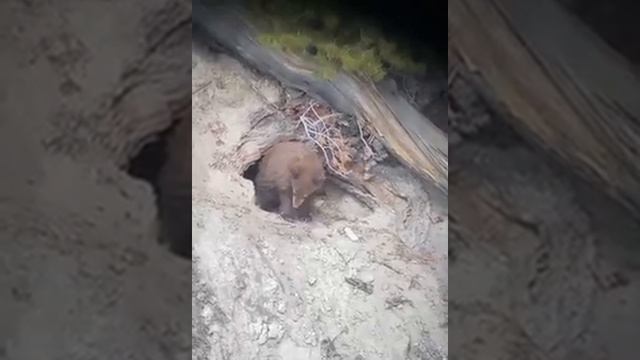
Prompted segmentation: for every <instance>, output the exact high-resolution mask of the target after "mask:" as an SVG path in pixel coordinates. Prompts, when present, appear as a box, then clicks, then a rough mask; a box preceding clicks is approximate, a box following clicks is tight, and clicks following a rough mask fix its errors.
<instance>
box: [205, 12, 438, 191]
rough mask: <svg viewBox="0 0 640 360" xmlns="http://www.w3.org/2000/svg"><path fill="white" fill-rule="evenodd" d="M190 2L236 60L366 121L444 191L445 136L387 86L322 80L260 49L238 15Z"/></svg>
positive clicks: (341, 78) (306, 67)
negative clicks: (240, 60) (240, 59)
mask: <svg viewBox="0 0 640 360" xmlns="http://www.w3.org/2000/svg"><path fill="white" fill-rule="evenodd" d="M213 6H214V5H206V6H205V5H203V4H202V3H201V2H194V12H193V16H194V23H195V24H197V25H199V26H201V27H202V28H203V30H204V31H205V32H206V33H207V34H208V35H209V36H211V37H213V38H214V39H215V40H216V41H218V42H219V43H221V44H222V45H223V46H225V47H226V48H228V49H230V50H232V51H233V52H235V54H236V55H237V56H239V57H240V58H242V59H243V60H245V61H246V62H248V63H250V64H251V65H252V66H253V67H255V68H257V69H259V70H260V71H262V72H265V73H268V74H271V75H272V76H274V77H275V78H277V79H278V80H279V81H281V82H282V83H284V84H286V85H288V86H291V87H295V88H298V89H301V90H303V91H305V92H308V93H310V94H312V95H314V96H316V97H319V98H321V99H323V100H325V101H327V102H328V103H329V104H331V106H333V107H334V108H336V109H337V110H339V111H341V112H344V113H348V114H352V115H355V116H357V117H358V118H360V119H363V120H365V121H367V122H368V123H369V124H370V125H371V126H372V127H373V128H374V129H375V130H376V131H377V133H378V135H379V137H380V138H381V140H382V141H383V142H384V143H385V145H386V146H387V148H388V149H389V150H390V151H391V152H392V153H394V155H395V156H396V157H397V158H398V159H399V160H400V161H402V162H403V163H404V164H405V165H407V166H408V167H409V168H411V169H412V170H414V171H415V172H417V173H418V174H419V175H420V176H421V177H423V178H424V179H426V180H428V181H431V182H434V183H435V184H436V185H437V187H438V188H440V189H441V190H443V191H446V190H447V175H448V165H447V162H448V142H447V136H446V134H444V133H443V132H442V131H441V130H440V129H438V128H437V127H436V126H435V125H434V124H433V123H432V122H431V121H429V120H428V119H427V118H426V117H425V116H423V115H422V114H421V113H419V112H418V111H417V110H416V109H415V108H414V107H413V106H411V105H410V104H409V103H408V102H407V101H406V99H404V98H402V97H401V96H400V95H399V94H398V93H397V92H396V91H394V89H393V87H392V86H390V84H389V83H388V82H387V83H384V82H383V83H381V84H378V85H373V84H371V83H370V82H368V81H365V80H362V79H358V78H355V77H353V76H350V75H347V74H344V73H341V74H338V75H337V76H336V77H335V78H334V79H331V80H324V79H320V78H318V77H317V76H314V73H317V72H316V71H315V70H317V69H316V68H315V65H314V64H310V63H308V62H305V61H302V60H301V59H299V58H296V57H295V56H292V55H289V54H284V53H282V52H278V51H275V50H272V49H269V48H266V47H264V46H262V45H260V44H259V43H258V42H257V41H256V39H255V35H256V33H255V31H254V29H253V28H252V26H251V24H250V23H249V21H248V20H247V17H246V16H244V15H243V13H242V12H241V11H240V10H239V9H237V8H233V7H229V6H226V5H220V6H216V7H213Z"/></svg>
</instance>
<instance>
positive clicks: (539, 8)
mask: <svg viewBox="0 0 640 360" xmlns="http://www.w3.org/2000/svg"><path fill="white" fill-rule="evenodd" d="M448 16H449V22H450V28H451V29H450V31H451V35H452V36H451V45H452V46H453V47H455V51H457V52H459V53H460V54H461V56H462V58H463V59H464V61H465V63H466V66H468V67H469V68H471V69H472V70H477V72H478V74H479V75H480V77H481V78H482V79H483V81H484V82H485V83H486V85H487V87H488V89H490V91H491V92H492V93H493V95H494V97H495V98H496V99H498V100H499V102H500V103H502V104H503V105H504V108H505V109H504V110H505V112H506V113H507V114H508V115H509V116H507V120H508V121H509V122H510V123H511V124H512V125H513V126H514V127H515V128H516V129H517V130H518V131H519V132H520V133H521V134H522V135H524V136H525V137H527V138H532V139H534V140H535V141H536V142H537V143H539V144H540V145H541V146H542V147H544V148H547V149H549V150H551V151H553V152H554V153H555V154H557V155H558V156H559V157H560V158H561V159H562V160H563V161H564V162H565V163H568V164H570V165H572V166H575V168H576V169H578V170H579V172H580V173H581V174H582V175H583V176H584V177H585V178H587V179H589V180H590V181H592V182H594V183H597V184H599V185H601V186H603V187H604V188H605V189H606V191H607V192H609V193H610V194H612V195H613V196H614V197H615V198H617V199H618V200H619V201H621V202H622V203H624V204H625V205H626V206H627V207H628V208H629V209H631V210H632V211H633V212H634V213H635V214H636V215H640V153H639V152H640V149H639V147H640V146H639V144H640V81H639V79H638V76H637V74H636V73H634V72H633V70H632V69H631V67H630V66H629V64H628V63H627V62H626V61H625V60H624V59H623V58H622V57H621V56H619V55H618V54H616V53H614V52H613V51H612V50H611V49H610V48H608V47H607V46H606V44H605V43H604V42H603V41H602V40H601V39H599V38H598V37H597V36H596V35H594V34H593V33H592V32H590V31H589V29H587V28H586V27H585V26H584V25H583V24H582V23H580V22H579V21H578V20H577V19H576V18H573V17H571V16H570V15H569V14H568V13H567V12H566V11H565V10H564V9H563V8H562V7H560V6H559V5H558V4H556V3H555V2H553V1H550V0H540V1H535V2H533V1H524V0H492V1H471V0H451V1H449V15H448Z"/></svg>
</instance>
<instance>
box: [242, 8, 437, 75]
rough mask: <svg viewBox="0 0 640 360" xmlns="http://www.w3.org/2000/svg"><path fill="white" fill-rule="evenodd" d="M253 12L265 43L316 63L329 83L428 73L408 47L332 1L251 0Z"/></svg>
mask: <svg viewBox="0 0 640 360" xmlns="http://www.w3.org/2000/svg"><path fill="white" fill-rule="evenodd" d="M251 8H252V10H253V14H254V15H255V17H254V20H255V22H256V24H257V25H258V27H259V29H260V32H261V35H260V36H259V38H258V40H259V41H260V42H261V43H262V44H264V45H267V46H271V47H274V48H277V49H280V50H282V51H285V52H288V53H292V54H295V55H297V56H300V57H303V58H305V59H307V60H313V61H315V63H316V64H318V65H319V70H318V75H320V76H322V77H324V78H331V77H332V76H335V74H337V72H338V71H341V70H342V71H346V72H349V73H352V74H356V75H359V76H362V77H366V78H369V79H371V80H373V81H379V80H381V79H383V78H384V77H385V76H386V74H387V72H388V71H389V70H394V71H398V72H404V73H423V72H424V71H425V64H423V63H419V62H416V61H415V60H414V59H412V58H411V56H410V55H409V53H408V52H407V51H406V48H405V47H402V46H400V45H399V44H398V43H396V42H393V41H392V40H391V39H389V38H387V37H385V36H384V35H383V34H382V32H381V31H379V30H378V29H376V28H375V27H374V26H372V25H371V24H369V23H367V22H366V21H364V20H362V19H351V18H350V19H349V21H345V20H344V19H343V18H341V16H340V15H339V14H338V13H337V12H336V11H335V10H334V9H335V7H332V6H330V5H329V2H314V1H299V2H294V1H286V0H271V1H269V0H251Z"/></svg>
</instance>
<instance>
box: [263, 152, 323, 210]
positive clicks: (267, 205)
mask: <svg viewBox="0 0 640 360" xmlns="http://www.w3.org/2000/svg"><path fill="white" fill-rule="evenodd" d="M325 179H326V175H325V171H324V166H323V162H322V158H321V157H320V155H319V154H318V153H317V152H316V151H315V150H314V149H312V148H311V146H310V145H307V144H305V143H302V142H296V141H286V142H281V143H278V144H276V145H274V146H273V147H271V148H270V149H269V150H267V151H266V152H265V154H264V156H263V157H262V160H260V163H259V164H258V173H257V175H256V178H255V180H254V182H255V190H256V191H255V193H256V204H257V205H258V206H259V207H260V208H262V209H263V210H266V211H271V212H276V211H277V212H278V213H280V215H282V217H284V218H285V219H289V220H294V219H295V220H304V221H309V220H311V214H310V210H311V199H312V198H313V195H315V194H317V193H319V192H321V191H322V187H323V186H324V182H325Z"/></svg>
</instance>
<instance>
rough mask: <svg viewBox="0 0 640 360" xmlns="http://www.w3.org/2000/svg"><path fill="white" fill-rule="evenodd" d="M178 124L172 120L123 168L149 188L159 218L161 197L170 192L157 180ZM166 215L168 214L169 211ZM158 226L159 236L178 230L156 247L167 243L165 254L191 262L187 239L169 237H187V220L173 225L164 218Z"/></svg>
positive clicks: (178, 121) (177, 121)
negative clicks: (170, 229) (153, 196)
mask: <svg viewBox="0 0 640 360" xmlns="http://www.w3.org/2000/svg"><path fill="white" fill-rule="evenodd" d="M180 121H183V120H181V119H179V120H174V121H173V122H172V124H171V125H170V126H169V127H168V128H166V129H164V130H162V131H160V132H158V133H156V134H153V135H152V136H153V140H151V141H149V142H148V143H147V144H145V145H144V146H143V147H142V148H141V149H140V151H139V152H138V153H137V154H135V155H134V156H133V157H132V158H131V160H130V161H129V164H128V166H127V173H128V174H129V175H131V176H133V177H135V178H137V179H140V180H143V181H146V182H148V183H149V184H150V185H151V187H152V188H153V192H154V195H155V202H156V206H157V207H158V208H159V209H158V214H162V213H163V210H164V209H161V208H160V207H161V206H162V202H161V201H160V200H161V197H162V196H163V195H164V194H165V193H167V192H168V191H171V190H167V189H162V188H161V185H160V182H159V176H160V173H161V171H162V170H163V168H164V166H165V164H166V163H167V158H168V156H169V149H168V145H169V139H170V138H171V137H172V135H174V133H175V129H176V127H177V125H178V124H179V123H180ZM189 200H190V199H189ZM175 206H176V207H177V208H181V209H190V208H191V203H190V202H189V203H188V204H176V205H175ZM168 212H169V213H170V212H171V211H168ZM189 217H190V213H189ZM181 218H182V217H181ZM166 222H171V223H166ZM160 223H161V229H162V230H161V232H166V230H165V229H168V228H179V230H178V231H172V232H171V234H167V235H166V236H159V237H158V239H157V242H158V244H159V245H162V246H164V245H165V243H169V244H168V245H169V250H170V251H171V252H172V253H173V254H175V255H177V256H178V257H181V258H185V259H191V237H190V236H189V237H188V239H187V238H183V237H180V238H179V239H178V238H172V237H171V235H173V234H175V233H179V234H186V233H187V232H188V233H190V231H191V221H190V219H189V222H188V224H187V223H186V222H185V221H179V220H177V221H173V220H172V219H171V218H169V219H166V216H165V217H164V218H162V217H161V218H160ZM185 226H188V229H186V228H185V229H183V228H184V227H185ZM174 237H175V236H174ZM164 239H166V240H164ZM187 243H188V244H187Z"/></svg>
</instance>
